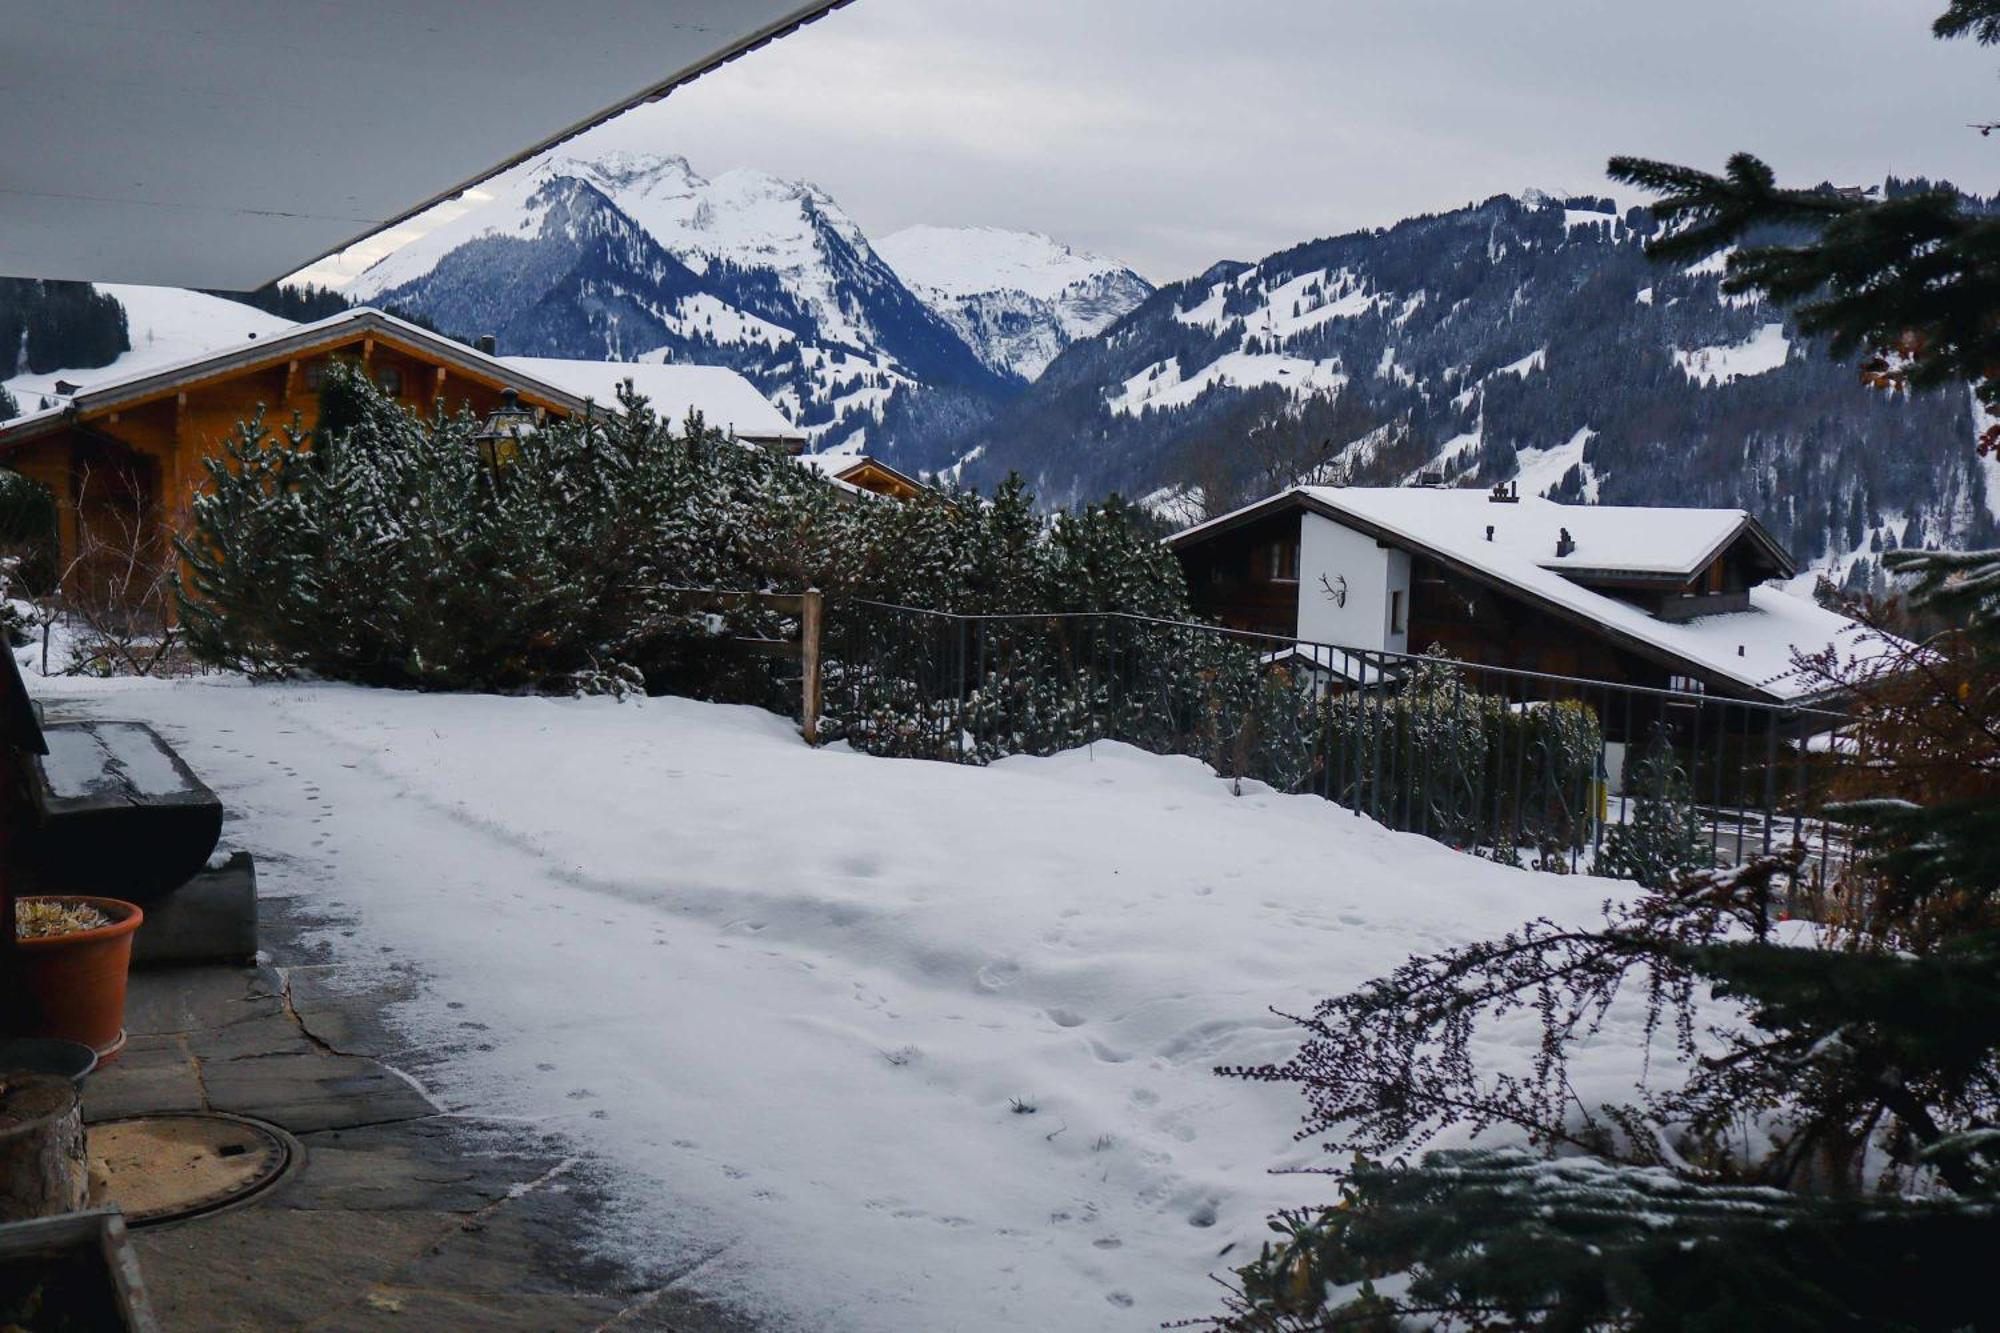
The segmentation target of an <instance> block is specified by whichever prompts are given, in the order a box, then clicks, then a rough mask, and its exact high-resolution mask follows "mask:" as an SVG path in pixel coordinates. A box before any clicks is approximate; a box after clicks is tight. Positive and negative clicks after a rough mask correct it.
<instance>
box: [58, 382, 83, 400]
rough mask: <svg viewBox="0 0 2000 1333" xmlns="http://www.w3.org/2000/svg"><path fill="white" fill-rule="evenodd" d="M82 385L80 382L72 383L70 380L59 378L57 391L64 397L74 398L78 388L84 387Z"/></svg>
mask: <svg viewBox="0 0 2000 1333" xmlns="http://www.w3.org/2000/svg"><path fill="white" fill-rule="evenodd" d="M82 387H83V386H82V385H80V384H72V383H70V382H69V381H68V380H57V381H56V392H57V393H58V394H60V395H61V396H62V397H64V398H73V397H75V396H76V391H77V390H78V389H80V388H82Z"/></svg>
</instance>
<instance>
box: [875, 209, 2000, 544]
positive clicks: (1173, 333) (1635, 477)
mask: <svg viewBox="0 0 2000 1333" xmlns="http://www.w3.org/2000/svg"><path fill="white" fill-rule="evenodd" d="M1890 188H1891V189H1904V188H1911V187H1910V186H1907V185H1904V184H1901V183H1896V182H1891V184H1890ZM1650 229H1651V224H1650V220H1649V219H1648V218H1647V217H1645V216H1644V215H1642V214H1639V213H1637V212H1636V211H1635V212H1634V213H1631V214H1628V215H1621V214H1618V213H1616V212H1615V211H1613V206H1612V204H1611V202H1610V201H1609V200H1603V199H1570V200H1566V201H1565V200H1556V199H1552V198H1547V197H1544V196H1537V195H1532V194H1531V195H1529V196H1526V197H1524V198H1515V197H1511V196H1501V197H1497V198H1494V199H1490V200H1488V201H1486V202H1485V203H1483V204H1479V205H1477V206H1473V207H1468V208H1464V209H1460V210H1457V211H1454V212H1451V213H1445V214H1440V215H1436V216H1428V217H1421V218H1415V219H1411V220H1409V221H1406V222H1404V223H1401V224H1399V225H1397V226H1395V227H1392V228H1388V229H1386V230H1382V231H1373V232H1361V233H1355V234H1352V235H1347V236H1340V237H1334V238H1331V239H1326V240H1319V241H1311V242H1307V243H1306V244H1303V245H1299V246H1295V247H1293V248H1291V249H1289V250H1285V251H1281V252H1279V253H1277V254H1274V255H1271V256H1269V257H1267V258H1265V259H1263V260H1262V261H1260V262H1258V263H1256V264H1237V263H1225V264H1218V265H1216V266H1215V267H1214V268H1211V269H1210V270H1208V271H1207V272H1205V273H1203V274H1202V275H1200V276H1199V277H1196V278H1192V279H1189V280H1187V281H1185V282H1181V283H1176V284H1174V285H1172V286H1168V287H1164V288H1162V289H1161V290H1160V291H1159V292H1157V293H1156V294H1155V295H1154V296H1153V297H1151V298H1150V299H1149V300H1147V301H1146V302H1145V303H1144V304H1142V305H1141V306H1139V307H1138V308H1137V309H1136V310H1134V311H1133V312H1132V313H1131V314H1130V315H1128V316H1126V317H1125V318H1124V319H1123V320H1121V321H1119V322H1118V323H1116V324H1114V325H1113V326H1112V327H1110V328H1109V329H1107V330H1106V331H1105V332H1104V333H1103V334H1102V335H1100V336H1098V337H1096V338H1091V339H1085V340H1083V341H1080V342H1078V343H1076V344H1075V345H1073V346H1072V347H1070V348H1069V349H1068V350H1067V351H1066V352H1064V353H1063V354H1062V355H1061V356H1059V357H1058V358H1057V359H1056V360H1055V362H1054V363H1053V364H1052V365H1051V366H1050V367H1049V368H1048V370H1047V371H1046V372H1045V373H1044V374H1043V375H1042V377H1041V378H1040V380H1038V381H1037V382H1036V383H1035V384H1034V385H1032V386H1030V388H1029V389H1028V390H1027V391H1026V392H1025V393H1023V394H1022V395H1020V396H1019V397H1018V398H1016V399H1015V400H1014V401H1012V402H1011V403H1010V404H1008V406H1007V407H1006V408H1004V409H1003V410H1002V411H1001V412H1000V413H999V414H998V415H997V416H996V417H995V419H994V420H992V421H991V422H990V423H987V424H986V425H985V426H983V427H982V428H980V429H978V430H976V431H971V432H968V433H966V434H964V435H962V436H960V437H959V438H956V439H950V440H943V439H938V440H929V441H919V440H907V441H901V440H899V443H902V444H904V445H905V447H906V448H907V449H908V450H909V451H910V454H913V455H915V456H914V457H910V456H908V455H906V458H905V461H906V462H910V463H917V464H920V465H925V466H931V467H944V466H948V465H951V464H952V463H954V462H957V461H959V460H965V462H964V469H963V471H964V475H965V476H966V477H968V478H969V479H972V480H985V479H990V478H992V477H995V476H998V475H1002V474H1004V473H1005V472H1006V471H1009V470H1019V471H1021V472H1023V473H1024V474H1026V475H1027V476H1029V477H1030V479H1031V480H1032V482H1033V483H1034V484H1035V486H1036V488H1037V489H1038V491H1039V492H1040V493H1041V494H1042V495H1044V497H1046V498H1049V499H1053V500H1056V501H1058V502H1060V501H1065V500H1069V499H1075V498H1081V497H1085V496H1093V495H1098V494H1101V493H1103V492H1104V491H1107V490H1113V489H1117V490H1122V491H1125V492H1127V493H1130V494H1135V495H1142V496H1149V497H1151V498H1152V499H1153V500H1154V502H1155V503H1157V504H1168V505H1170V506H1173V505H1175V504H1176V502H1178V509H1179V511H1180V512H1184V513H1195V512H1216V511H1219V510H1221V509H1225V508H1228V507H1230V506H1231V505H1233V504H1234V503H1237V502H1239V501H1240V500H1242V499H1244V498H1246V497H1248V496H1250V495H1252V494H1255V493H1258V492H1260V491H1262V490H1266V489H1270V488H1272V487H1273V486H1275V485H1279V484H1284V483H1285V482H1286V481H1288V480H1289V479H1290V478H1291V477H1294V476H1298V475H1303V474H1305V473H1308V472H1311V473H1313V474H1314V475H1317V476H1321V477H1340V478H1348V479H1352V480H1355V481H1359V482H1369V483H1383V482H1397V481H1405V480H1413V479H1416V478H1418V477H1419V476H1422V475H1428V476H1430V477H1432V478H1434V479H1438V480H1443V481H1447V482H1451V481H1478V482H1492V481H1497V480H1501V479H1506V478H1514V477H1518V478H1519V479H1520V481H1521V485H1522V489H1524V490H1531V491H1534V492H1536V493H1543V492H1546V493H1549V494H1552V495H1554V496H1557V497H1558V498H1565V499H1578V500H1597V501H1603V502H1606V503H1613V504H1681V505H1722V506H1740V507H1742V508H1746V509H1749V510H1752V511H1754V512H1756V513H1757V514H1759V515H1760V516H1762V517H1764V518H1765V519H1766V521H1767V522H1768V523H1770V524H1771V526H1772V528H1773V530H1774V531H1775V532H1776V533H1777V535H1778V536H1779V538H1780V539H1781V540H1782V541H1785V542H1786V543H1788V544H1789V545H1791V546H1792V547H1793V549H1794V550H1795V551H1796V552H1797V554H1798V555H1799V556H1800V558H1801V559H1803V560H1807V561H1828V562H1831V563H1832V564H1834V565H1835V566H1836V567H1837V572H1838V573H1839V574H1840V575H1841V576H1842V577H1847V576H1850V575H1852V576H1853V577H1855V578H1856V579H1857V580H1861V581H1865V580H1868V579H1870V578H1872V577H1875V576H1876V570H1877V567H1878V562H1876V561H1874V560H1872V559H1870V557H1871V555H1872V554H1873V553H1874V552H1877V551H1879V550H1880V549H1882V548H1883V547H1886V546H1894V545H1921V544H1925V543H1937V544H1942V545H1966V544H1972V543H1978V542H1984V541H1989V540H1991V539H1992V538H1993V536H1994V531H1995V528H1994V514H1995V506H1996V505H2000V474H1996V470H1995V469H1993V468H1992V467H1991V466H1990V465H1987V464H1982V463H1981V461H1980V460H1979V459H1977V458H1976V457H1975V456H1974V454H1973V452H1972V449H1971V448H1970V443H1971V441H1972V439H1973V436H1974V434H1975V430H1974V425H1973V411H1972V403H1971V401H1970V399H1969V396H1967V395H1964V394H1952V395H1937V396H1929V397H1919V398H1916V399H1914V400H1912V399H1906V398H1892V397H1888V396H1886V395H1883V394H1881V393H1879V392H1876V391H1872V390H1869V389H1866V388H1864V387H1863V386H1862V385H1861V383H1860V381H1859V377H1858V375H1857V373H1856V371H1855V370H1854V368H1852V367H1847V366H1841V365H1838V364H1834V363H1831V362H1829V361H1828V360H1827V359H1826V358H1825V357H1824V356H1823V355H1822V354H1821V352H1820V349H1817V348H1814V347H1811V346H1808V345H1805V344H1804V343H1803V342H1802V341H1801V340H1800V339H1799V337H1798V336H1797V335H1796V333H1795V332H1794V331H1793V330H1792V328H1791V327H1790V325H1789V324H1788V323H1787V322H1786V321H1785V319H1784V318H1783V316H1782V315H1780V314H1779V313H1778V312H1776V311H1775V310H1773V309H1771V308H1770V307H1767V306H1765V305H1763V304H1762V303H1760V302H1758V301H1755V300H1753V299H1748V298H1734V297H1727V296H1724V295H1723V294H1722V293H1721V292H1720V290H1719V274H1720V265H1719V264H1716V263H1709V264H1704V265H1698V266H1695V267H1693V268H1689V269H1678V268H1671V267H1662V266H1660V265H1658V264H1655V263H1653V262H1652V261H1650V260H1648V259H1647V257H1646V256H1645V254H1644V253H1643V251H1642V243H1643V241H1644V239H1645V237H1646V236H1647V235H1648V234H1649V232H1650ZM968 456H969V457H968Z"/></svg>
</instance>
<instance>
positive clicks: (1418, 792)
mask: <svg viewBox="0 0 2000 1333" xmlns="http://www.w3.org/2000/svg"><path fill="white" fill-rule="evenodd" d="M825 634H826V645H825V652H824V657H825V663H824V682H823V690H824V700H823V705H822V706H823V710H824V713H823V717H822V734H824V735H826V736H828V737H844V738H845V739H847V740H848V741H849V742H850V743H852V744H854V745H855V746H856V747H858V748H861V749H864V750H868V751H871V752H874V753H879V754H890V755H898V756H904V757H916V758H926V759H935V760H945V761H950V762H957V763H986V762H989V761H991V760H994V759H997V758H1002V757H1005V756H1007V755H1014V754H1052V753H1055V752H1056V751H1059V750H1065V749H1070V748H1073V747H1076V746H1079V745H1085V744H1089V743H1092V742H1097V741H1122V742H1126V743H1129V744H1132V745H1135V746H1138V747H1139V748H1142V749H1145V750H1149V751H1152V752H1154V753H1159V754H1186V755H1193V756H1196V757H1198V758H1200V759H1202V760H1204V761H1205V762H1207V763H1208V764H1210V765H1211V766H1212V767H1213V768H1214V769H1215V770H1216V771H1217V772H1218V773H1219V774H1221V775H1222V776H1224V777H1226V778H1237V779H1243V778H1252V779H1256V780H1259V781H1262V782H1266V783H1269V784H1270V785H1272V786H1273V787H1276V788H1278V789H1280V790H1283V791H1288V792H1312V793H1316V794H1318V795H1320V796H1323V797H1325V798H1327V799H1329V800H1332V801H1336V802H1338V803H1340V804H1341V805H1343V806H1346V807H1348V808H1349V809H1351V810H1353V811H1355V812H1356V813H1357V814H1365V815H1367V816H1369V817H1371V818H1373V819H1376V820H1378V821H1380V822H1382V823H1384V824H1386V825H1389V826H1390V827H1393V828H1397V829H1401V830H1406V831H1409V832H1415V833H1420V834H1425V835H1427V836H1430V837H1433V838H1436V839H1438V840H1439V841H1442V842H1446V843H1448V844H1450V845H1452V846H1454V847H1458V848H1461V849H1464V850H1468V851H1474V852H1477V853H1479V854H1481V855H1488V856H1493V857H1496V858H1498V859H1501V860H1507V861H1511V862H1514V863H1516V864H1533V865H1536V866H1539V867H1541V868H1545V869H1565V870H1579V869H1592V868H1594V869H1598V870H1599V871H1601V872H1603V873H1626V874H1641V875H1642V877H1643V872H1642V871H1640V870H1637V869H1635V866H1637V865H1638V864H1640V863H1641V862H1643V861H1644V860H1645V859H1646V857H1647V856H1658V855H1661V854H1671V855H1673V856H1675V857H1678V858H1679V859H1680V860H1682V861H1684V862H1689V863H1692V862H1695V861H1706V862H1708V863H1711V864H1716V865H1727V864H1734V863H1739V862H1741V861H1743V860H1745V859H1747V858H1748V857H1749V856H1751V855H1753V854H1757V853H1762V852H1769V851H1772V850H1774V849H1776V850H1783V849H1785V848H1787V847H1789V846H1791V845H1792V843H1793V842H1794V841H1796V842H1798V843H1800V844H1802V845H1803V846H1804V847H1805V848H1806V850H1807V853H1808V857H1809V862H1810V864H1811V866H1812V868H1813V869H1814V870H1816V871H1817V876H1816V877H1817V879H1818V881H1819V882H1820V883H1821V884H1824V883H1827V882H1828V880H1829V878H1830V876H1831V875H1832V874H1833V873H1834V872H1836V871H1837V870H1838V869H1839V868H1840V867H1841V865H1843V864H1844V863H1845V860H1846V857H1847V851H1848V848H1847V845H1846V842H1845V835H1844V834H1843V833H1842V832H1841V830H1840V828H1839V827H1838V826H1836V825H1829V824H1828V823H1827V822H1826V821H1825V820H1824V819H1823V818H1822V817H1821V814H1820V812H1821V810H1822V808H1823V806H1824V805H1825V803H1826V799H1827V787H1828V785H1829V784H1828V781H1827V779H1828V776H1829V772H1828V765H1827V757H1828V756H1827V750H1828V748H1829V747H1828V746H1827V745H1826V743H1825V741H1824V739H1821V740H1818V741H1815V738H1816V737H1817V738H1824V737H1826V736H1828V735H1832V734H1835V733H1836V732H1837V729H1838V728H1839V727H1840V726H1841V725H1842V723H1843V722H1845V721H1846V719H1845V717H1844V716H1843V715H1841V714H1839V713H1834V712H1830V711H1826V710H1822V709H1813V708H1806V707H1794V706H1784V705H1773V704H1764V703H1752V702H1746V701H1742V700H1737V699H1729V698H1723V697H1720V696H1715V695H1706V694H1699V693H1683V692H1679V691H1669V690H1659V689H1649V688H1644V687H1638V686H1630V685H1619V684H1613V683H1610V682H1605V681H1595V680H1584V679H1577V678H1573V677H1566V676H1558V675H1550V674H1546V673H1539V672H1532V671H1518V670H1510V669H1505V668H1499V667H1488V666H1478V665H1472V664H1467V663H1461V662H1456V661H1452V660H1450V659H1446V658H1440V657H1435V656H1411V655H1408V654H1401V653H1388V652H1375V651H1365V650H1359V649H1351V648H1344V647H1340V646H1338V645H1332V644H1318V643H1307V642H1300V641H1297V640H1292V639H1285V638H1276V637H1272V636H1268V635H1258V634H1250V633H1245V632H1241V631H1234V630H1226V629H1220V628H1217V627H1215V626H1211V625H1199V624H1192V623H1187V622H1181V621H1167V620H1156V619H1151V618H1148V617H1143V616H1134V615H1125V614H1115V613H1114V614H1105V613H1079V614H1037V615H954V614H948V613H943V612H936V611H928V610H923V609H920V608H915V607H907V606H893V605H887V604H883V603H876V602H848V603H846V604H844V605H843V606H842V607H841V609H840V610H839V612H838V613H837V614H830V615H829V617H828V622H827V626H826V631H825Z"/></svg>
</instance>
